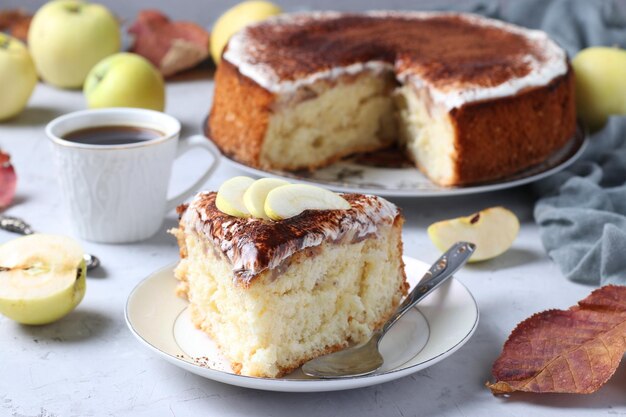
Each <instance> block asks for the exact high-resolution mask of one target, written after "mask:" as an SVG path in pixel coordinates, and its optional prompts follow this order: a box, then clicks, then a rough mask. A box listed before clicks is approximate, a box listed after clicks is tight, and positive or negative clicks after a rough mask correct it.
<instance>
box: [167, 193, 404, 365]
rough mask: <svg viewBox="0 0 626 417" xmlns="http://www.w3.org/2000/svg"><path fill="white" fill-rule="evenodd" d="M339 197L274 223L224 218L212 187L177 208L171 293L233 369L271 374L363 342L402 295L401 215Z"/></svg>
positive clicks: (368, 201) (360, 198)
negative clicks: (339, 203)
mask: <svg viewBox="0 0 626 417" xmlns="http://www.w3.org/2000/svg"><path fill="white" fill-rule="evenodd" d="M342 196H343V198H345V200H346V201H347V202H348V203H349V204H350V208H349V209H346V210H306V211H304V212H302V213H301V214H299V215H296V216H294V217H291V218H288V219H283V220H279V221H272V220H264V219H259V218H239V217H234V216H230V215H228V214H225V213H223V212H221V211H220V210H218V209H217V207H216V205H215V199H216V193H214V192H204V193H200V194H198V195H197V196H196V197H195V198H194V199H193V200H192V201H191V203H189V204H188V205H183V206H180V207H179V209H178V213H179V215H180V223H179V226H178V228H177V229H174V230H173V233H174V235H175V236H176V237H177V240H178V244H179V247H180V256H181V260H180V263H179V264H178V266H177V267H176V270H175V275H176V278H177V279H178V280H179V281H180V283H179V285H178V289H177V292H178V294H179V295H181V296H183V297H186V298H187V299H188V300H189V308H190V313H191V318H192V320H193V322H194V324H195V325H196V327H198V328H200V329H202V330H203V331H204V332H206V333H207V334H208V335H209V336H210V337H211V338H212V339H213V340H214V341H215V342H216V343H217V345H218V347H219V348H220V350H221V351H222V352H223V354H224V355H225V356H226V357H227V358H228V359H229V360H230V362H231V364H232V368H233V371H234V372H236V373H238V374H242V375H248V376H256V377H279V376H281V375H284V374H286V373H288V372H290V371H292V370H294V369H296V368H298V367H299V366H300V365H302V364H303V363H304V362H306V361H308V360H310V359H312V358H314V357H317V356H319V355H322V354H326V353H330V352H333V351H336V350H339V349H342V348H344V347H346V346H347V345H349V344H351V343H359V342H362V341H365V340H366V339H368V338H369V337H370V336H371V334H372V331H373V330H374V329H376V328H377V327H379V326H381V325H382V324H383V323H384V322H385V321H386V320H387V318H388V317H390V316H391V314H392V313H393V312H394V311H395V309H396V307H397V306H398V304H399V303H400V301H401V299H402V297H403V296H404V295H406V291H407V288H408V284H407V282H406V276H405V273H404V264H403V262H402V239H401V231H402V230H401V229H402V223H403V217H402V215H401V213H400V211H399V210H398V208H397V207H396V206H395V205H393V204H392V203H390V202H388V201H386V200H384V199H382V198H379V197H375V196H370V195H359V194H343V195H342Z"/></svg>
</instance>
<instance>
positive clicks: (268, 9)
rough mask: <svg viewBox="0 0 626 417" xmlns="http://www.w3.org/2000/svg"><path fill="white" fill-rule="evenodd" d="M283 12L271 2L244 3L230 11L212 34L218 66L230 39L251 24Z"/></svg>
mask: <svg viewBox="0 0 626 417" xmlns="http://www.w3.org/2000/svg"><path fill="white" fill-rule="evenodd" d="M281 13H282V10H281V8H280V7H278V6H277V5H275V4H273V3H270V2H269V1H256V0H255V1H244V2H243V3H239V4H237V5H236V6H234V7H232V8H230V9H228V10H227V11H226V12H225V13H224V14H223V15H221V16H220V18H219V19H218V20H217V22H215V25H213V31H212V32H211V56H212V57H213V61H215V63H216V64H219V63H220V61H221V58H222V51H223V50H224V47H225V46H226V44H227V43H228V40H229V39H230V37H231V36H232V35H233V34H234V33H235V32H238V31H239V30H240V29H242V28H243V27H244V26H247V25H249V24H251V23H255V22H259V21H261V20H265V19H267V18H268V17H270V16H275V15H277V14H281Z"/></svg>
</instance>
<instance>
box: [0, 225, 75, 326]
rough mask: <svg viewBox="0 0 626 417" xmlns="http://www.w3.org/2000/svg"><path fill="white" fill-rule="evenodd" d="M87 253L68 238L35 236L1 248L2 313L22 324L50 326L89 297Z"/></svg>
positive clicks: (0, 287) (0, 290) (11, 242)
mask: <svg viewBox="0 0 626 417" xmlns="http://www.w3.org/2000/svg"><path fill="white" fill-rule="evenodd" d="M83 254H84V251H83V250H82V249H81V247H80V246H79V245H78V243H76V242H75V241H74V240H73V239H70V238H69V237H66V236H55V235H42V234H34V235H29V236H24V237H21V238H18V239H15V240H12V241H9V242H7V243H5V244H3V245H1V246H0V313H2V314H4V315H5V316H7V317H9V318H11V319H13V320H15V321H17V322H19V323H22V324H47V323H51V322H53V321H56V320H58V319H60V318H61V317H63V316H65V315H66V314H68V313H69V312H70V311H72V310H73V309H74V308H75V307H76V306H77V305H78V304H79V303H80V301H81V300H82V299H83V296H84V295H85V286H86V283H85V276H86V268H85V261H84V259H83Z"/></svg>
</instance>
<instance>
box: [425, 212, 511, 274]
mask: <svg viewBox="0 0 626 417" xmlns="http://www.w3.org/2000/svg"><path fill="white" fill-rule="evenodd" d="M519 227H520V225H519V220H518V219H517V216H515V214H514V213H513V212H512V211H510V210H507V209H506V208H504V207H492V208H488V209H485V210H482V211H479V212H478V213H474V214H472V215H470V216H467V217H458V218H456V219H451V220H443V221H440V222H437V223H434V224H431V225H430V226H429V227H428V236H429V237H430V240H432V242H433V243H434V244H435V246H436V247H437V249H439V250H440V251H442V252H443V251H445V250H446V249H448V248H449V247H450V246H451V245H453V244H454V243H455V242H458V241H465V242H471V243H474V244H475V245H476V252H474V255H472V257H471V258H470V262H478V261H484V260H487V259H491V258H495V257H496V256H498V255H501V254H502V253H504V252H506V251H507V250H508V249H509V248H510V247H511V245H512V244H513V241H514V240H515V238H516V237H517V233H518V232H519Z"/></svg>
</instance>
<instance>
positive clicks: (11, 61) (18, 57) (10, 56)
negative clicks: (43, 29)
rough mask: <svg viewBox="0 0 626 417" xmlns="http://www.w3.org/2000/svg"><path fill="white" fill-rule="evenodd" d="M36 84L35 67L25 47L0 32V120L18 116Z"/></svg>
mask: <svg viewBox="0 0 626 417" xmlns="http://www.w3.org/2000/svg"><path fill="white" fill-rule="evenodd" d="M35 84H37V73H36V72H35V65H34V64H33V60H32V59H31V57H30V54H29V53H28V49H26V46H25V45H24V44H23V43H22V42H20V41H19V40H17V39H15V38H12V37H11V36H9V35H6V34H4V33H2V32H0V97H1V99H0V120H6V119H9V118H11V117H13V116H16V115H17V114H19V113H20V112H21V111H22V110H23V109H24V107H26V103H27V102H28V99H29V98H30V96H31V94H32V93H33V89H34V88H35Z"/></svg>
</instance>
